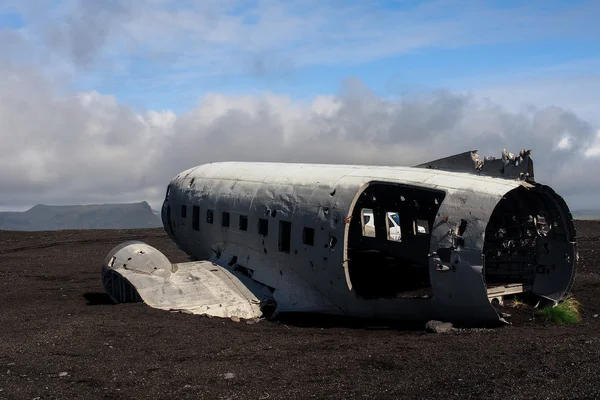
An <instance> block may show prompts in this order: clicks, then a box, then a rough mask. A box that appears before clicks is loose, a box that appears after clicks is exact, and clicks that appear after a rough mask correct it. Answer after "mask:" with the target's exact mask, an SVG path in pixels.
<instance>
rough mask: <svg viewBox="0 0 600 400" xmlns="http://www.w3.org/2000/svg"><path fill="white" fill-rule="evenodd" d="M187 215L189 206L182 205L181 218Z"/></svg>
mask: <svg viewBox="0 0 600 400" xmlns="http://www.w3.org/2000/svg"><path fill="white" fill-rule="evenodd" d="M186 217H187V206H186V205H185V204H182V205H181V218H186Z"/></svg>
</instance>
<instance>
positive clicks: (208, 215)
mask: <svg viewBox="0 0 600 400" xmlns="http://www.w3.org/2000/svg"><path fill="white" fill-rule="evenodd" d="M213 219H214V212H213V210H206V222H207V223H209V224H212V223H213Z"/></svg>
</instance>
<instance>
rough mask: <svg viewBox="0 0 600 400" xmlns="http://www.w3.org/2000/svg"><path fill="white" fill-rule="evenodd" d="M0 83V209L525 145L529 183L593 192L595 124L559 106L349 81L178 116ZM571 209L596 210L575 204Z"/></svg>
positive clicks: (597, 155)
mask: <svg viewBox="0 0 600 400" xmlns="http://www.w3.org/2000/svg"><path fill="white" fill-rule="evenodd" d="M0 74H1V75H2V76H4V77H5V78H4V79H2V80H0V142H1V143H2V146H1V147H0V187H2V191H1V192H0V207H3V208H5V209H6V208H19V207H23V206H29V205H33V204H36V203H50V204H77V203H103V202H122V201H123V202H125V201H141V200H148V201H149V202H151V204H152V205H153V206H154V207H157V206H158V205H159V204H160V201H161V200H162V196H163V194H164V190H165V188H166V185H167V183H168V182H169V180H170V179H171V178H172V177H173V176H174V175H176V174H177V173H178V172H179V171H181V170H184V169H186V168H189V167H192V166H195V165H198V164H202V163H207V162H213V161H222V160H239V161H290V162H315V163H317V162H318V163H351V164H377V165H414V164H416V163H420V162H424V161H427V160H431V159H435V158H438V157H443V156H446V155H449V154H453V153H457V152H462V151H465V150H471V149H478V150H479V152H480V154H482V155H496V156H498V155H500V152H501V150H502V148H504V147H506V148H508V149H509V151H513V152H515V151H518V150H520V149H521V148H532V149H533V150H534V152H533V157H534V162H535V164H536V178H537V179H538V180H539V181H543V182H546V183H548V184H550V185H552V186H554V187H555V188H556V189H557V190H558V191H559V192H560V193H562V194H563V195H565V196H566V198H567V200H569V198H570V197H571V198H574V199H575V198H577V199H588V200H589V199H592V197H590V195H598V194H599V193H598V192H600V189H599V188H600V174H597V173H593V171H599V170H600V137H599V136H598V135H599V133H600V132H599V131H598V129H597V127H595V126H592V125H591V124H589V123H587V122H586V121H584V120H582V119H581V118H579V117H578V116H577V115H575V114H574V113H573V112H571V111H569V110H566V109H563V108H560V107H545V108H540V109H536V108H533V107H531V108H528V109H527V110H525V111H523V112H520V113H514V112H508V111H506V110H505V109H503V108H502V107H500V106H497V105H494V104H493V103H491V102H487V101H481V100H477V99H476V98H474V97H473V96H470V95H468V94H461V93H451V92H447V91H438V92H430V93H422V94H419V95H412V96H409V97H404V98H396V99H387V98H382V97H380V96H378V95H376V94H375V93H374V92H373V91H371V90H370V89H369V88H368V87H367V86H366V85H364V84H363V83H362V82H361V81H360V80H358V79H347V80H345V81H343V82H342V83H341V85H340V90H339V91H338V92H337V93H334V94H328V95H320V96H316V97H314V98H313V99H312V100H310V101H298V100H294V99H293V98H291V97H288V96H282V95H276V94H271V93H264V94H260V95H225V94H219V93H208V94H205V95H204V96H202V97H201V98H200V99H199V101H198V103H197V105H196V106H195V107H194V108H193V109H192V110H191V111H189V112H186V113H182V114H179V115H176V114H175V113H173V112H171V111H169V110H143V111H139V110H134V109H131V108H129V107H127V106H126V105H123V104H120V103H119V102H118V101H117V100H116V99H115V97H113V96H110V95H103V94H100V93H97V92H86V93H77V94H70V93H69V91H68V90H66V89H65V88H64V87H62V85H61V84H60V82H59V83H57V82H55V81H53V80H52V79H50V78H48V77H45V76H43V75H41V74H39V73H36V70H35V69H29V70H26V69H23V68H18V69H17V68H11V67H10V66H6V65H5V66H3V67H2V68H0ZM579 206H595V204H580V205H579Z"/></svg>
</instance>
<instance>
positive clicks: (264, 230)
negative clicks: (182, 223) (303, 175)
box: [181, 204, 315, 253]
mask: <svg viewBox="0 0 600 400" xmlns="http://www.w3.org/2000/svg"><path fill="white" fill-rule="evenodd" d="M181 218H183V219H185V218H187V206H186V205H185V204H183V205H182V206H181ZM206 223H208V224H213V223H214V210H206ZM230 225H231V214H230V213H229V212H227V211H223V212H222V213H221V226H222V227H224V228H229V227H230ZM192 229H193V230H195V231H199V230H200V207H199V206H192ZM238 230H240V231H247V230H248V216H247V215H240V216H239V219H238ZM258 234H259V235H261V236H268V234H269V220H268V219H265V218H259V219H258ZM291 235H292V223H291V222H290V221H283V220H280V221H279V251H282V252H285V253H289V252H290V248H291V243H290V241H291ZM302 243H304V244H305V245H307V246H314V244H315V230H314V228H309V227H306V226H305V227H304V229H303V231H302Z"/></svg>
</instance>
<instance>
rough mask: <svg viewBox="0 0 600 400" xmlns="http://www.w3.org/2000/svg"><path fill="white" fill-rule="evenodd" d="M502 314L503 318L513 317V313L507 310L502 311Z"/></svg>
mask: <svg viewBox="0 0 600 400" xmlns="http://www.w3.org/2000/svg"><path fill="white" fill-rule="evenodd" d="M500 316H501V317H502V318H510V317H512V315H511V314H509V313H505V312H501V313H500Z"/></svg>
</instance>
